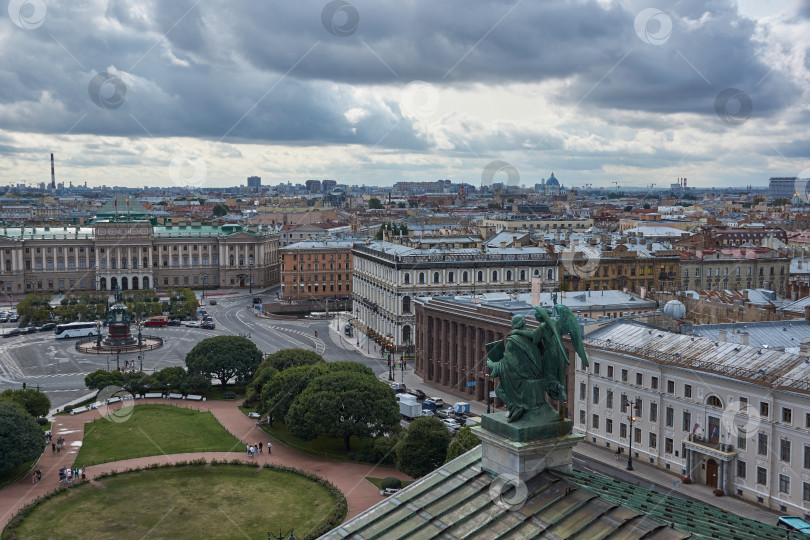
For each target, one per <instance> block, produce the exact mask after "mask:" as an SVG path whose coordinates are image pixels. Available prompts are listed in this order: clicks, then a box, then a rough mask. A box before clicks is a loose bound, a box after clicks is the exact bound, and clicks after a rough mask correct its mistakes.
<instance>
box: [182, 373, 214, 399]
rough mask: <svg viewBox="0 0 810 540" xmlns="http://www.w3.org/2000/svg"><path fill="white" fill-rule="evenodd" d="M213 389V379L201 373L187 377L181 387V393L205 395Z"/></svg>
mask: <svg viewBox="0 0 810 540" xmlns="http://www.w3.org/2000/svg"><path fill="white" fill-rule="evenodd" d="M210 389H211V379H210V378H209V377H206V376H205V375H202V374H200V373H192V374H191V375H186V377H185V378H184V379H183V382H182V384H181V385H180V391H181V392H185V393H186V394H205V393H207V392H208V391H209V390H210Z"/></svg>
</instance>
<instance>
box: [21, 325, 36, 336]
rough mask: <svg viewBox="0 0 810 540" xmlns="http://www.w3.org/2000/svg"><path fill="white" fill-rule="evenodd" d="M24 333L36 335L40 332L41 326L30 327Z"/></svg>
mask: <svg viewBox="0 0 810 540" xmlns="http://www.w3.org/2000/svg"><path fill="white" fill-rule="evenodd" d="M24 332H25V333H26V334H36V333H37V332H39V326H29V327H27V328H25V329H24Z"/></svg>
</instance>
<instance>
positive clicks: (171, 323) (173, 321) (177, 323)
mask: <svg viewBox="0 0 810 540" xmlns="http://www.w3.org/2000/svg"><path fill="white" fill-rule="evenodd" d="M166 326H183V321H181V320H180V319H169V322H168V323H166Z"/></svg>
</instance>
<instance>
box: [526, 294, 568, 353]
mask: <svg viewBox="0 0 810 540" xmlns="http://www.w3.org/2000/svg"><path fill="white" fill-rule="evenodd" d="M534 318H535V319H537V322H540V323H545V325H546V327H547V328H549V329H550V330H551V333H552V335H553V336H554V345H551V346H552V347H555V346H556V347H557V348H558V353H559V354H560V355H561V356H560V358H567V357H568V353H567V352H566V351H565V345H563V342H562V335H561V334H560V331H559V329H558V328H557V326H558V325H557V324H556V321H555V320H554V319H552V318H551V315H549V313H548V311H546V310H545V309H544V308H542V307H539V306H535V307H534Z"/></svg>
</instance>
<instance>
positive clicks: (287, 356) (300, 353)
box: [264, 349, 324, 371]
mask: <svg viewBox="0 0 810 540" xmlns="http://www.w3.org/2000/svg"><path fill="white" fill-rule="evenodd" d="M323 361H324V360H323V356H321V355H320V354H318V353H316V352H314V351H308V350H306V349H282V350H280V351H277V352H274V353H273V354H270V355H267V358H265V359H264V362H266V363H267V364H268V365H269V366H271V367H274V368H275V369H277V370H278V371H284V370H285V369H287V368H291V367H297V366H309V365H312V364H319V363H321V362H323Z"/></svg>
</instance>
